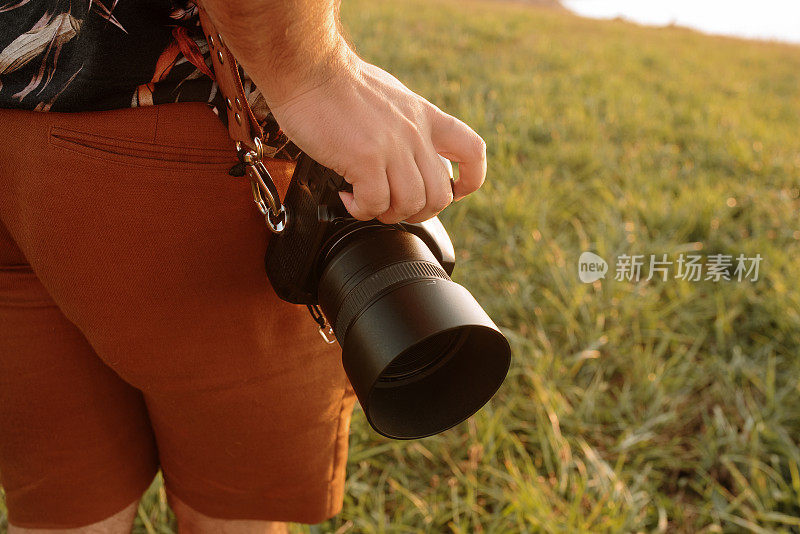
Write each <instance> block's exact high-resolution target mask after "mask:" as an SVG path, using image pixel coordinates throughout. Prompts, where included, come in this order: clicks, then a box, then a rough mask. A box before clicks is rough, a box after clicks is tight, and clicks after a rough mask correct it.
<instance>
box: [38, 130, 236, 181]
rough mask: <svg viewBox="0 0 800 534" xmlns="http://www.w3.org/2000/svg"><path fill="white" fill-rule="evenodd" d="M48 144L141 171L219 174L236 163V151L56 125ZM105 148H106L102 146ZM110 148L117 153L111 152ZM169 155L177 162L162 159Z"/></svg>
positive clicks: (49, 136) (50, 132)
mask: <svg viewBox="0 0 800 534" xmlns="http://www.w3.org/2000/svg"><path fill="white" fill-rule="evenodd" d="M48 144H50V145H51V146H53V147H55V148H59V149H62V150H68V151H70V152H73V153H76V154H80V155H82V156H85V157H87V158H92V159H98V160H101V161H106V162H113V163H118V164H121V165H129V166H132V167H139V168H142V167H147V168H156V169H172V170H196V171H201V172H202V171H214V172H217V171H219V170H222V169H226V170H227V169H229V168H230V167H231V166H232V165H234V164H235V163H236V161H235V157H234V152H233V149H231V150H230V151H227V150H224V149H217V148H208V147H186V146H176V145H165V144H156V143H148V142H143V141H137V140H133V139H124V138H119V137H108V136H103V135H97V134H93V133H88V132H82V131H79V130H71V129H69V128H63V127H59V126H55V125H52V126H51V127H50V131H49V132H48ZM104 144H105V145H106V146H102V145H104ZM111 148H116V149H117V150H116V151H115V150H111ZM136 151H139V153H136ZM142 152H150V156H149V157H148V156H147V155H143V154H142ZM170 155H173V156H175V157H176V159H163V158H164V157H167V158H168V157H169V156H170ZM203 156H206V157H207V159H204V158H203ZM209 156H216V158H214V159H208V157H209ZM224 156H228V158H226V159H227V161H224V160H223V157H224Z"/></svg>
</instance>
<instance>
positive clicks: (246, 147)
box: [199, 9, 289, 234]
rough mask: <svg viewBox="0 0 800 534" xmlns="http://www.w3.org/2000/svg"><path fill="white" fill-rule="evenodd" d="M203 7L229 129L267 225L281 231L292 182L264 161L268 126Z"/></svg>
mask: <svg viewBox="0 0 800 534" xmlns="http://www.w3.org/2000/svg"><path fill="white" fill-rule="evenodd" d="M199 11H200V25H201V26H202V28H203V33H204V34H205V36H206V40H207V41H208V49H209V51H210V52H211V64H212V66H213V69H214V76H215V78H216V82H217V86H218V88H219V91H220V92H221V93H222V96H223V97H224V98H225V108H226V113H227V114H228V133H229V134H230V136H231V139H233V140H234V142H235V143H236V151H237V153H238V156H239V160H240V161H241V162H242V164H243V165H244V166H245V170H246V172H247V177H248V178H249V179H250V187H251V189H252V193H253V201H254V202H255V203H256V206H258V209H259V211H260V212H261V213H262V215H264V218H265V220H266V222H267V227H268V228H269V229H270V230H271V231H272V232H273V233H276V234H279V233H281V232H283V230H284V229H285V228H286V222H287V213H286V208H285V207H284V205H283V202H282V201H281V196H282V195H285V194H286V190H287V189H288V188H289V183H288V182H287V183H279V184H276V183H275V181H274V180H273V178H272V175H271V174H270V173H269V171H268V170H267V168H266V166H265V165H264V162H263V159H264V156H265V153H264V129H263V128H262V127H261V125H260V124H259V122H258V120H257V119H256V117H255V115H254V114H253V110H252V109H250V104H248V102H247V97H246V95H245V94H244V86H243V85H242V77H241V74H240V68H239V63H238V62H237V61H236V58H234V57H233V54H232V53H231V51H230V50H229V49H228V47H227V46H225V42H224V41H223V40H222V36H221V35H220V33H219V32H218V31H217V29H216V27H215V26H214V23H213V22H211V19H210V18H209V16H208V14H207V13H206V12H205V10H204V9H200V10H199ZM221 111H222V110H220V112H221Z"/></svg>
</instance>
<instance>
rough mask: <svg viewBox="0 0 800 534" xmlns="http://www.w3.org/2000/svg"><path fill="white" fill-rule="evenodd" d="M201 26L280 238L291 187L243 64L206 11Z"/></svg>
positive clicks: (253, 178)
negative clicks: (274, 162) (247, 88)
mask: <svg viewBox="0 0 800 534" xmlns="http://www.w3.org/2000/svg"><path fill="white" fill-rule="evenodd" d="M200 25H201V26H202V28H203V33H204V34H205V36H206V40H207V41H208V49H209V51H210V52H211V64H212V66H213V69H214V77H215V78H216V82H217V87H218V88H219V91H220V92H221V93H222V96H223V97H224V98H225V108H226V112H227V114H228V133H229V134H230V136H231V139H233V140H234V142H235V143H236V151H237V153H238V156H239V160H240V161H241V162H242V164H244V166H245V169H246V172H247V177H248V178H249V179H250V188H251V189H252V192H253V201H254V202H255V203H256V206H258V209H259V211H260V212H261V213H262V215H264V218H265V220H266V222H267V227H268V228H269V229H270V230H271V231H272V232H273V233H276V234H280V233H281V232H283V230H284V229H285V228H286V223H287V221H288V214H287V212H286V208H285V207H284V205H283V202H282V201H281V196H285V195H286V191H287V189H288V188H289V183H288V182H286V183H283V182H281V183H278V184H276V183H275V181H274V180H273V179H272V175H271V174H270V173H269V171H268V170H267V168H266V166H265V165H264V162H263V159H264V156H265V153H264V142H265V139H264V129H263V128H262V127H261V124H259V122H258V120H257V119H256V116H255V114H253V110H252V109H250V104H249V103H248V102H247V97H246V95H245V94H244V85H243V84H242V76H241V73H240V70H239V63H238V62H237V61H236V58H234V57H233V54H232V53H231V51H230V50H229V49H228V47H226V46H225V41H223V40H222V36H221V35H220V33H219V32H218V31H217V29H216V27H215V26H214V23H213V22H211V19H210V18H209V16H208V14H207V13H206V12H205V10H204V9H200ZM220 111H221V110H220ZM308 310H309V312H310V313H311V317H312V318H313V319H314V321H315V322H316V323H317V325H318V326H319V333H320V335H321V336H322V339H324V340H325V342H326V343H335V342H336V338H335V337H334V334H333V328H332V327H331V325H330V324H329V323H328V320H327V319H326V318H325V315H324V314H323V313H322V310H321V309H320V308H319V306H317V305H310V306H308Z"/></svg>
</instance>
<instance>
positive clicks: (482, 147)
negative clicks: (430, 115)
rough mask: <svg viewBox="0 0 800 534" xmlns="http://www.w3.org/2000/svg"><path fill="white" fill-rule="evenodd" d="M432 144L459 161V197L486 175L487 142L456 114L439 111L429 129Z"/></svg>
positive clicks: (456, 183)
mask: <svg viewBox="0 0 800 534" xmlns="http://www.w3.org/2000/svg"><path fill="white" fill-rule="evenodd" d="M431 141H432V142H433V147H434V149H435V150H436V152H438V153H439V154H442V155H443V156H446V157H447V159H449V160H451V161H455V162H457V163H458V180H457V181H456V182H455V187H454V190H453V192H454V197H455V200H460V199H462V198H464V197H465V196H467V195H468V194H470V193H472V192H473V191H476V190H477V189H478V188H479V187H480V186H481V185H482V184H483V181H484V179H485V178H486V143H484V142H483V139H481V136H479V135H478V134H477V133H475V131H474V130H473V129H472V128H470V127H469V126H467V125H466V124H464V123H463V122H461V121H460V120H458V119H457V118H455V117H452V116H450V115H447V114H446V113H443V112H441V111H438V109H437V113H435V115H434V119H433V128H432V130H431Z"/></svg>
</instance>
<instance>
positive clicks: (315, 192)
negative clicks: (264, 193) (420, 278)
mask: <svg viewBox="0 0 800 534" xmlns="http://www.w3.org/2000/svg"><path fill="white" fill-rule="evenodd" d="M339 191H352V189H351V187H350V184H348V183H347V182H346V181H345V180H344V178H343V177H342V176H340V175H339V174H337V173H336V172H334V171H332V170H331V169H328V168H327V167H323V166H322V165H320V164H319V163H317V162H316V161H314V160H313V159H311V158H310V157H308V156H307V155H306V154H305V153H302V154H301V155H300V157H299V158H298V160H297V166H296V167H295V170H294V173H293V175H292V180H291V182H290V184H289V189H288V191H287V192H286V198H285V200H284V205H285V206H286V211H287V213H288V222H287V223H286V228H285V230H284V231H283V232H281V233H280V234H275V235H272V236H271V237H270V241H269V244H268V245H267V254H266V257H265V266H266V270H267V277H268V278H269V281H270V283H271V284H272V287H273V289H274V290H275V293H276V294H277V295H278V296H279V297H280V298H281V299H283V300H285V301H287V302H291V303H293V304H306V305H315V304H318V303H319V298H318V286H319V281H320V278H321V275H322V270H323V269H324V267H325V264H326V259H328V258H330V257H331V256H332V255H334V254H335V252H336V249H337V244H343V243H344V242H345V241H346V240H347V239H348V238H351V237H352V236H353V234H354V233H355V232H358V231H363V230H366V229H377V228H380V227H387V228H395V229H402V230H404V231H406V232H410V233H411V234H414V235H416V236H417V237H419V238H420V239H421V240H422V241H423V242H424V243H425V244H426V245H427V246H428V248H429V249H430V250H431V252H432V253H433V255H434V256H435V257H436V259H437V261H438V262H439V263H440V264H441V266H442V269H444V271H445V272H446V273H447V275H448V276H449V275H451V274H452V273H453V268H454V267H455V252H454V250H453V244H452V242H451V241H450V237H449V236H448V235H447V232H446V230H445V229H444V226H442V223H441V222H440V221H439V219H438V217H433V218H432V219H429V220H427V221H425V222H422V223H407V222H402V223H399V224H394V225H385V224H383V223H380V222H378V221H376V220H373V221H366V222H364V221H359V220H358V219H355V218H353V217H352V216H351V215H350V214H349V213H348V212H347V209H346V208H345V207H344V204H342V200H341V198H339Z"/></svg>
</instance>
